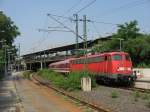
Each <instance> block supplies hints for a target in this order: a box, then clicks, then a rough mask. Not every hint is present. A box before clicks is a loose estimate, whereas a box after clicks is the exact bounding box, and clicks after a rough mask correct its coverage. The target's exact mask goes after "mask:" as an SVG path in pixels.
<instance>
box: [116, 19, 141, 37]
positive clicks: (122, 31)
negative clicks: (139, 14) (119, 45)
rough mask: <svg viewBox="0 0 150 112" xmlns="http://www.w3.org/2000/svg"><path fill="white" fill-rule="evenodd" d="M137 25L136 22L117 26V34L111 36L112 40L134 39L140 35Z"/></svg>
mask: <svg viewBox="0 0 150 112" xmlns="http://www.w3.org/2000/svg"><path fill="white" fill-rule="evenodd" d="M137 25H138V22H137V21H136V20H134V21H130V22H129V23H124V24H121V25H118V30H117V33H116V34H114V35H113V38H122V39H124V40H128V39H133V38H136V37H137V36H138V35H140V34H139V28H137Z"/></svg>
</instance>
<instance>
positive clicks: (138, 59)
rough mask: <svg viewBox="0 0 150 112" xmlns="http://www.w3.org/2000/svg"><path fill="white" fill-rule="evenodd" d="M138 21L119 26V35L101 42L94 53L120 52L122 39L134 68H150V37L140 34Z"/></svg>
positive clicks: (93, 50) (123, 49)
mask: <svg viewBox="0 0 150 112" xmlns="http://www.w3.org/2000/svg"><path fill="white" fill-rule="evenodd" d="M137 25H138V24H137V21H131V22H129V23H125V24H123V25H119V26H118V30H117V33H115V34H113V35H112V38H111V39H110V40H107V41H105V42H99V43H98V44H97V45H95V46H94V47H93V48H92V52H105V51H119V47H120V39H123V40H122V51H125V52H128V53H129V54H130V56H131V59H132V61H133V65H134V66H136V67H137V66H138V67H150V60H149V59H150V35H148V34H141V33H139V28H138V27H137Z"/></svg>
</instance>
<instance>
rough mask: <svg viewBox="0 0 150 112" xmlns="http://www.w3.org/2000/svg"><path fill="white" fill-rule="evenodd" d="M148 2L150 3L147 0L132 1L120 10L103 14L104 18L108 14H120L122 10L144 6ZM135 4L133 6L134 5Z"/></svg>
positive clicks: (119, 8) (116, 9) (115, 9)
mask: <svg viewBox="0 0 150 112" xmlns="http://www.w3.org/2000/svg"><path fill="white" fill-rule="evenodd" d="M146 2H150V1H149V0H146V1H142V0H135V1H132V2H129V3H127V4H125V5H122V6H120V7H118V8H114V9H111V10H110V11H108V12H107V11H106V12H104V13H103V14H102V16H105V15H108V14H112V13H114V12H118V11H121V10H122V9H128V8H132V7H135V6H137V5H142V4H144V3H146ZM132 4H133V5H132Z"/></svg>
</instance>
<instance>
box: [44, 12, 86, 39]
mask: <svg viewBox="0 0 150 112" xmlns="http://www.w3.org/2000/svg"><path fill="white" fill-rule="evenodd" d="M47 16H49V17H50V18H51V19H52V20H54V21H56V22H57V23H59V24H60V25H62V26H63V27H64V28H66V29H68V30H69V31H70V32H72V33H73V34H75V35H76V32H75V31H73V30H72V29H71V28H69V27H67V26H65V25H64V24H63V23H62V22H60V21H59V20H57V19H56V18H54V17H53V16H52V15H50V14H48V15H47ZM78 36H79V38H81V39H82V40H84V38H82V36H80V35H78Z"/></svg>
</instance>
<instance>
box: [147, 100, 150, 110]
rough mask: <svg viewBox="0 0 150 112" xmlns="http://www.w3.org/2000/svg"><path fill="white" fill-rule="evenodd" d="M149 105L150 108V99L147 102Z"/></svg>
mask: <svg viewBox="0 0 150 112" xmlns="http://www.w3.org/2000/svg"><path fill="white" fill-rule="evenodd" d="M147 106H148V107H149V108H150V100H148V102H147Z"/></svg>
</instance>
